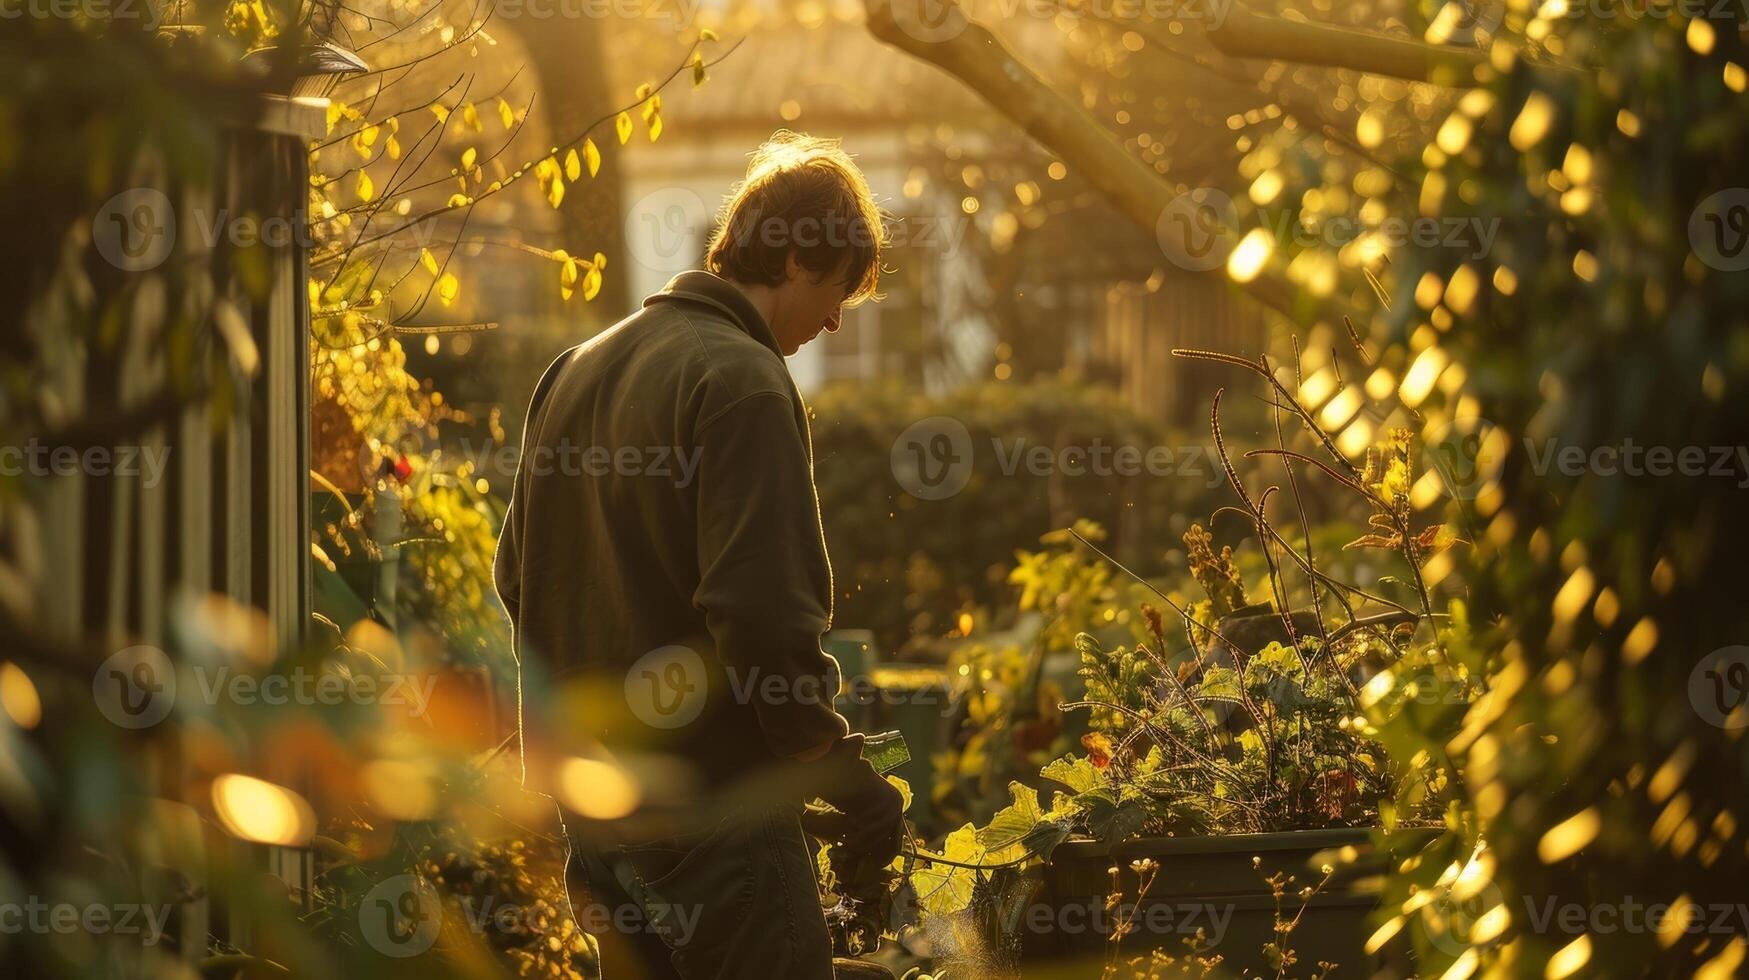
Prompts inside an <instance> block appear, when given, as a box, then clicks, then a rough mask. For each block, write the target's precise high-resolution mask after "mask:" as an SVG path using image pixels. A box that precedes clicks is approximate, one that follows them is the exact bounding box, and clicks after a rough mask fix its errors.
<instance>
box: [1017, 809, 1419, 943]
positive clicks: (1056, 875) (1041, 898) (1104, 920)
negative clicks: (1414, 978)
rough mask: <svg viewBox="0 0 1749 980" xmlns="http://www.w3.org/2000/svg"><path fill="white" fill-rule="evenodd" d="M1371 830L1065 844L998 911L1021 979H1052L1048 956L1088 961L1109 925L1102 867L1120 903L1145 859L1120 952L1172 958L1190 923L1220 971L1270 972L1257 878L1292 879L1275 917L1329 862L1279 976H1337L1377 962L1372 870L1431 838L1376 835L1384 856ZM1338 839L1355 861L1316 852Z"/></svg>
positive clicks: (1129, 901) (1268, 903) (1268, 904)
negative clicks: (1147, 878)
mask: <svg viewBox="0 0 1749 980" xmlns="http://www.w3.org/2000/svg"><path fill="white" fill-rule="evenodd" d="M1375 833H1376V832H1375V831H1372V830H1368V829H1364V828H1358V829H1329V830H1302V831H1286V832H1281V833H1271V834H1238V835H1233V836H1227V837H1154V838H1143V839H1138V840H1132V841H1127V842H1125V843H1122V844H1117V845H1111V844H1104V843H1099V842H1096V841H1069V842H1066V843H1064V844H1062V845H1061V846H1059V847H1058V848H1057V850H1056V852H1055V853H1054V854H1053V855H1052V858H1051V861H1050V863H1049V864H1048V865H1046V867H1045V868H1044V871H1043V876H1042V886H1041V888H1040V889H1039V891H1038V893H1037V894H1036V895H1034V896H1033V898H1032V899H1031V900H1030V902H1029V903H1028V904H1027V905H1026V906H1025V907H1023V908H1019V909H1014V908H1011V909H1009V910H1007V912H1006V913H1005V914H1006V918H1007V922H1006V923H1005V925H1006V926H1007V930H1008V931H1009V932H1010V934H1011V935H1012V934H1014V933H1015V932H1018V934H1019V938H1020V948H1021V953H1022V968H1023V970H1024V971H1025V973H1026V975H1028V976H1032V975H1044V974H1047V973H1051V974H1053V975H1054V972H1055V971H1054V970H1053V968H1052V967H1051V961H1053V960H1056V961H1058V964H1059V966H1060V963H1061V961H1062V960H1064V959H1070V958H1072V959H1076V960H1080V961H1083V962H1086V961H1092V962H1098V960H1099V958H1100V957H1101V956H1102V955H1103V954H1104V952H1105V949H1106V947H1107V946H1108V945H1109V943H1108V936H1109V935H1110V933H1111V931H1112V926H1113V921H1112V920H1113V916H1112V915H1111V914H1110V913H1107V912H1106V911H1105V898H1106V895H1107V894H1108V893H1109V892H1110V891H1111V877H1110V874H1109V872H1108V869H1109V868H1110V867H1111V866H1112V865H1114V864H1115V865H1117V866H1118V867H1119V868H1120V869H1121V874H1120V877H1119V882H1120V887H1121V889H1122V891H1123V893H1124V899H1123V906H1120V908H1122V907H1130V906H1134V904H1135V891H1136V885H1137V880H1136V875H1135V873H1134V872H1133V871H1131V870H1130V867H1129V865H1130V862H1131V861H1134V860H1137V859H1139V858H1152V859H1154V860H1155V861H1157V862H1159V864H1160V870H1159V872H1158V875H1157V876H1156V878H1155V879H1154V885H1153V887H1152V888H1151V889H1149V891H1148V894H1147V897H1146V898H1145V899H1143V901H1142V903H1141V905H1140V907H1139V908H1137V909H1136V914H1135V918H1134V920H1133V922H1134V924H1135V930H1134V931H1133V932H1131V933H1130V934H1129V935H1127V936H1125V937H1124V939H1123V942H1122V946H1121V949H1122V954H1123V956H1124V958H1126V959H1127V958H1129V957H1133V956H1144V955H1146V954H1147V953H1148V952H1149V951H1150V950H1155V949H1158V950H1162V951H1165V952H1167V953H1169V954H1174V955H1178V954H1182V953H1184V952H1185V951H1186V946H1185V943H1184V940H1186V939H1188V938H1189V937H1191V936H1193V935H1194V934H1195V933H1196V931H1197V929H1199V928H1200V929H1202V930H1203V931H1204V933H1205V935H1206V938H1207V941H1208V944H1209V945H1210V946H1211V947H1212V948H1213V950H1214V952H1217V953H1219V954H1220V955H1221V956H1222V957H1223V962H1222V969H1223V971H1224V972H1229V973H1231V974H1232V975H1235V976H1237V975H1239V974H1240V973H1241V972H1243V971H1245V970H1247V969H1248V970H1249V971H1250V972H1251V973H1253V974H1256V973H1262V974H1264V975H1266V976H1272V975H1274V973H1275V970H1274V968H1273V967H1270V966H1269V964H1268V963H1267V961H1266V960H1265V958H1264V955H1263V947H1264V945H1265V944H1266V943H1269V942H1271V941H1272V940H1273V939H1274V932H1275V900H1274V898H1273V897H1272V896H1271V893H1270V888H1269V885H1268V884H1267V883H1266V882H1265V881H1264V878H1266V877H1267V876H1269V875H1271V874H1274V873H1276V872H1284V873H1286V874H1290V875H1293V876H1295V879H1296V880H1295V883H1294V885H1293V886H1292V887H1291V888H1290V889H1289V890H1288V892H1287V894H1285V895H1284V896H1283V897H1282V911H1283V914H1284V916H1285V917H1287V918H1289V919H1291V918H1292V917H1293V916H1294V915H1295V914H1297V913H1298V912H1299V910H1300V908H1301V905H1302V903H1301V901H1300V898H1299V895H1298V891H1299V889H1300V888H1301V887H1303V886H1306V885H1311V884H1316V883H1317V882H1318V881H1319V880H1320V879H1321V878H1322V874H1321V873H1320V871H1319V865H1320V864H1321V863H1324V862H1326V861H1327V862H1329V863H1331V864H1334V865H1336V866H1337V869H1338V870H1337V873H1336V876H1335V877H1334V878H1332V879H1331V882H1330V884H1328V885H1326V886H1325V887H1324V890H1323V891H1321V892H1320V893H1319V894H1318V895H1317V896H1316V897H1314V898H1313V899H1312V901H1311V902H1309V903H1305V914H1304V915H1303V916H1302V917H1301V919H1300V922H1299V925H1298V927H1297V928H1296V929H1295V930H1294V932H1293V934H1292V937H1291V946H1292V948H1293V949H1294V951H1295V952H1296V954H1297V955H1298V957H1299V963H1300V964H1301V966H1300V968H1299V970H1296V971H1290V972H1305V971H1306V968H1307V967H1309V966H1313V965H1315V964H1316V963H1317V962H1318V961H1320V960H1328V961H1330V962H1333V963H1336V964H1338V967H1337V970H1336V971H1335V975H1336V976H1367V975H1370V974H1372V973H1374V972H1376V970H1377V969H1378V967H1379V966H1381V965H1382V964H1380V963H1378V962H1376V961H1374V958H1372V957H1368V956H1366V954H1365V953H1364V952H1363V950H1362V946H1363V945H1364V944H1365V942H1366V939H1367V937H1368V936H1369V935H1370V934H1371V933H1372V926H1371V925H1370V924H1369V918H1370V917H1371V915H1372V913H1373V910H1374V909H1375V908H1376V907H1377V904H1378V901H1377V895H1376V893H1375V891H1374V889H1375V888H1376V886H1377V875H1378V874H1379V873H1380V872H1382V871H1383V869H1384V868H1385V866H1386V863H1387V861H1388V860H1390V859H1391V856H1392V855H1394V856H1395V858H1396V859H1398V860H1400V859H1401V858H1402V857H1404V856H1407V855H1408V854H1410V853H1413V852H1414V851H1415V850H1417V849H1419V848H1420V847H1421V846H1422V845H1423V844H1424V843H1425V842H1426V841H1427V840H1428V839H1429V836H1430V834H1431V832H1430V831H1422V830H1402V831H1397V832H1395V833H1393V834H1391V835H1390V836H1389V837H1388V838H1385V840H1386V843H1387V846H1388V847H1389V849H1390V854H1388V855H1387V854H1386V853H1384V852H1382V851H1380V850H1378V849H1376V848H1374V847H1373V846H1372V845H1373V842H1374V840H1375ZM1345 847H1353V848H1355V849H1357V850H1358V851H1359V852H1360V856H1359V857H1358V859H1351V860H1346V861H1345V860H1337V859H1336V857H1335V855H1334V854H1333V853H1326V852H1334V851H1337V850H1340V849H1342V848H1345ZM1351 857H1352V855H1351ZM1253 858H1258V859H1261V865H1260V866H1259V867H1257V868H1253V867H1252V859H1253ZM1369 878H1371V879H1372V880H1371V881H1368V880H1367V879H1369ZM1035 967H1036V974H1035Z"/></svg>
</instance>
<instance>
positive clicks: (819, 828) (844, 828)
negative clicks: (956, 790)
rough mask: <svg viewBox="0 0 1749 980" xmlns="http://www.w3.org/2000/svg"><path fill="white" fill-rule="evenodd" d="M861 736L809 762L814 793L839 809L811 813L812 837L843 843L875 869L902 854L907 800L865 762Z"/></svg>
mask: <svg viewBox="0 0 1749 980" xmlns="http://www.w3.org/2000/svg"><path fill="white" fill-rule="evenodd" d="M862 741H863V737H862V736H861V735H860V734H857V735H847V736H845V737H844V738H842V739H839V740H838V743H837V744H836V745H834V746H832V749H831V751H829V752H827V753H826V755H824V756H822V757H821V758H820V759H818V760H817V761H815V762H811V763H809V764H808V777H809V785H808V791H809V792H810V793H812V794H813V795H815V796H818V797H819V798H820V799H822V800H825V801H826V802H827V803H830V804H832V806H833V808H834V809H836V810H838V813H837V814H817V813H816V814H810V815H809V817H808V819H807V820H806V821H805V824H804V825H805V827H806V829H807V830H808V832H809V833H811V834H814V835H815V836H817V837H823V838H825V839H827V840H833V841H837V842H838V843H839V844H840V846H842V847H843V848H844V850H845V851H847V852H848V853H850V854H852V855H854V856H856V857H857V858H858V859H859V860H861V861H865V862H867V863H869V864H872V865H875V866H885V865H886V864H888V863H890V862H891V861H892V860H893V858H895V857H897V856H898V854H899V847H900V845H901V842H902V839H903V837H904V830H905V800H904V797H903V796H901V795H900V793H899V790H898V788H897V787H895V786H894V785H893V784H892V783H889V782H887V780H886V778H885V777H884V776H882V775H881V774H880V773H878V772H875V769H874V767H873V766H871V765H869V764H868V763H867V762H866V761H864V760H863V758H862Z"/></svg>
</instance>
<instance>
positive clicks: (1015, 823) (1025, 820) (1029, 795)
mask: <svg viewBox="0 0 1749 980" xmlns="http://www.w3.org/2000/svg"><path fill="white" fill-rule="evenodd" d="M1008 795H1009V797H1010V798H1012V799H1013V800H1014V802H1013V803H1011V804H1009V805H1008V806H1005V807H1003V808H1002V809H1000V810H998V811H996V815H995V816H994V817H991V818H990V824H989V826H987V827H985V828H984V829H983V830H980V831H978V843H980V844H982V845H984V846H985V847H990V848H998V847H1007V846H1008V845H1009V844H1012V843H1014V842H1015V841H1017V840H1020V839H1022V838H1024V837H1025V836H1026V835H1027V834H1029V833H1031V832H1032V829H1033V828H1034V827H1036V826H1038V823H1039V821H1040V820H1041V819H1043V817H1044V814H1043V812H1042V811H1040V809H1039V805H1038V790H1035V789H1033V788H1032V787H1031V786H1026V785H1024V784H1022V783H1018V782H1010V783H1009V784H1008Z"/></svg>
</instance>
